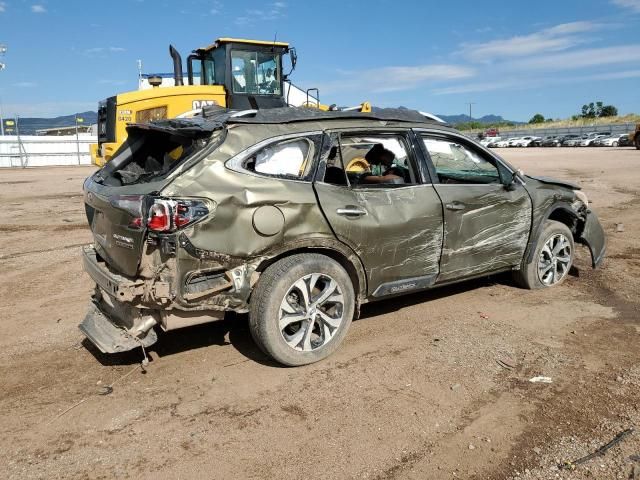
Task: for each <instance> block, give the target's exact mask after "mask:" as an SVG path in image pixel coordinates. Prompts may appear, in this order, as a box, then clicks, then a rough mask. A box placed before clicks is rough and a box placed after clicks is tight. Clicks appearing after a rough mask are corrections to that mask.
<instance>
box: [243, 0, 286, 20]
mask: <svg viewBox="0 0 640 480" xmlns="http://www.w3.org/2000/svg"><path fill="white" fill-rule="evenodd" d="M286 6H287V4H286V3H284V2H274V3H271V4H268V5H267V8H265V9H259V8H249V9H246V10H245V12H244V13H245V14H244V15H241V16H240V17H237V18H236V19H235V21H234V23H235V24H236V25H238V26H245V25H253V24H254V23H255V21H256V20H259V21H265V20H267V21H268V20H278V19H280V18H284V17H286V11H285V8H286Z"/></svg>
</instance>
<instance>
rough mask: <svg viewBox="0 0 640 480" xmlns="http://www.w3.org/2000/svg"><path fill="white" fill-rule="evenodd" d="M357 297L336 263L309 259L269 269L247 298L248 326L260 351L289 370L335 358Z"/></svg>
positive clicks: (292, 259) (320, 257) (310, 256)
mask: <svg viewBox="0 0 640 480" xmlns="http://www.w3.org/2000/svg"><path fill="white" fill-rule="evenodd" d="M354 309H355V294H354V291H353V285H352V283H351V279H350V278H349V275H348V274H347V272H346V271H345V270H344V268H342V266H341V265H340V264H339V263H338V262H336V261H335V260H333V259H331V258H329V257H326V256H324V255H320V254H315V253H307V254H299V255H292V256H291V257H287V258H284V259H282V260H279V261H277V262H276V263H274V264H273V265H271V266H269V267H268V268H267V269H266V270H265V271H264V272H263V273H262V275H261V276H260V280H259V281H258V284H257V286H256V289H255V291H254V292H253V295H252V297H251V302H250V313H249V326H250V329H251V335H252V336H253V339H254V340H255V342H256V343H257V344H258V346H259V347H260V348H261V349H262V350H263V351H264V352H265V353H267V354H268V355H270V356H271V357H272V358H273V359H275V360H276V361H277V362H279V363H282V364H284V365H287V366H297V365H306V364H309V363H313V362H317V361H319V360H322V359H324V358H326V357H328V356H329V355H330V354H331V353H333V352H334V351H335V350H336V348H338V346H339V345H340V343H341V342H342V339H343V338H344V336H345V335H346V333H347V330H348V329H349V325H350V324H351V320H352V318H353V313H354Z"/></svg>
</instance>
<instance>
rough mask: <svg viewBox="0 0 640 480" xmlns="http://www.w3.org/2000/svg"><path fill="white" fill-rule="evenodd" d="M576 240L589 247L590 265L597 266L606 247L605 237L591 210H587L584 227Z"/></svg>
mask: <svg viewBox="0 0 640 480" xmlns="http://www.w3.org/2000/svg"><path fill="white" fill-rule="evenodd" d="M576 241H577V242H578V243H581V244H583V245H586V246H587V247H588V248H589V251H590V252H591V266H592V267H593V268H597V267H598V265H600V263H602V260H603V259H604V254H605V251H606V249H607V239H606V236H605V234H604V229H603V228H602V225H600V221H599V220H598V217H597V216H596V214H595V213H594V212H593V211H592V210H587V218H586V220H585V222H584V228H583V229H582V232H581V233H580V235H579V236H578V238H577V239H576Z"/></svg>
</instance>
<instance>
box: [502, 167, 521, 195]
mask: <svg viewBox="0 0 640 480" xmlns="http://www.w3.org/2000/svg"><path fill="white" fill-rule="evenodd" d="M517 186H518V172H513V174H512V175H511V179H510V181H509V182H508V183H505V185H504V188H505V189H506V190H507V191H508V192H512V191H514V190H515V189H516V187H517Z"/></svg>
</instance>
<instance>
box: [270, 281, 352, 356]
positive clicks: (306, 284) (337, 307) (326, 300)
mask: <svg viewBox="0 0 640 480" xmlns="http://www.w3.org/2000/svg"><path fill="white" fill-rule="evenodd" d="M343 320H344V296H343V294H342V291H341V290H340V287H339V286H338V283H337V282H336V281H335V280H334V279H333V278H331V277H330V276H329V275H325V274H323V273H312V274H309V275H305V276H304V277H302V278H300V279H298V280H297V281H296V282H294V283H293V285H291V287H289V290H288V291H287V293H286V294H285V296H284V298H283V299H282V303H281V304H280V310H279V318H278V322H279V328H280V334H281V335H282V338H283V339H284V341H285V342H286V343H287V345H289V346H290V347H291V348H293V349H294V350H297V351H303V352H308V351H312V350H316V349H318V348H320V347H322V346H324V345H326V344H327V343H329V342H330V341H331V339H332V338H333V336H334V335H335V333H336V332H337V331H338V329H339V327H340V325H341V324H342V322H343Z"/></svg>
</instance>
